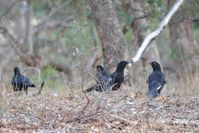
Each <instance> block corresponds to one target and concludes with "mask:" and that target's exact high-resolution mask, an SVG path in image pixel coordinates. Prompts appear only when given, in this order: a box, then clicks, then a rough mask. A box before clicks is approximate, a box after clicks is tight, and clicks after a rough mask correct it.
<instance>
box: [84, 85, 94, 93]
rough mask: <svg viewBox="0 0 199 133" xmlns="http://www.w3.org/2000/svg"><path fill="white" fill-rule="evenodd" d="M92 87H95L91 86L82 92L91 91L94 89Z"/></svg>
mask: <svg viewBox="0 0 199 133" xmlns="http://www.w3.org/2000/svg"><path fill="white" fill-rule="evenodd" d="M94 89H95V86H92V87H90V88H88V89H86V90H85V91H84V92H85V93H87V92H91V91H92V90H94Z"/></svg>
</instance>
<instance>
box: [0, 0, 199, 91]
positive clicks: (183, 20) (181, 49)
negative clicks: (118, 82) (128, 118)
mask: <svg viewBox="0 0 199 133" xmlns="http://www.w3.org/2000/svg"><path fill="white" fill-rule="evenodd" d="M173 2H174V0H114V1H111V0H103V1H97V0H90V1H89V0H86V1H80V0H34V1H33V0H9V1H8V0H1V1H0V33H1V34H0V42H1V44H0V51H1V52H0V58H1V60H0V62H1V68H2V70H3V73H6V76H5V78H6V79H7V80H6V81H8V84H9V80H10V75H12V73H13V72H12V71H13V67H14V66H19V67H22V68H24V69H25V68H26V67H27V66H28V67H37V68H39V69H40V70H41V76H42V78H43V79H45V80H46V81H47V84H49V87H50V88H56V85H57V84H62V85H63V87H65V86H66V84H67V86H70V84H73V83H74V84H76V85H77V84H79V83H80V82H82V79H84V80H88V81H90V80H91V79H92V77H91V74H93V73H94V71H95V66H96V65H97V64H104V65H105V67H106V68H107V69H111V68H114V66H115V64H117V63H118V62H119V61H120V60H122V59H129V58H131V57H133V56H134V55H135V52H136V51H137V49H138V48H139V46H140V44H141V43H142V41H143V39H144V38H145V37H146V35H147V34H148V33H150V32H151V31H153V30H154V29H155V28H156V27H157V26H158V24H159V22H160V21H161V20H162V18H163V17H164V16H165V14H166V13H167V11H168V9H169V8H170V7H171V6H172V4H173ZM198 22H199V2H198V1H197V0H190V1H185V2H184V4H183V6H182V7H181V8H180V10H179V11H178V12H177V13H176V14H175V15H174V17H173V18H172V21H171V22H170V23H169V25H168V26H167V27H166V29H165V30H164V31H163V32H162V33H161V34H160V35H159V36H158V37H157V38H156V39H155V40H153V41H152V44H151V45H150V46H149V47H148V49H147V50H146V52H145V53H144V55H143V56H142V59H141V60H142V61H141V62H138V63H137V64H135V65H133V66H132V69H133V72H132V76H134V75H135V73H137V74H142V73H143V72H144V73H145V72H147V73H148V72H149V71H150V70H149V69H147V67H148V65H146V64H147V63H148V62H149V61H151V60H158V61H159V62H161V64H162V66H163V68H164V71H165V72H166V73H168V74H169V73H172V74H174V75H175V76H177V75H178V73H176V72H179V71H181V70H180V69H181V67H180V66H186V67H184V68H187V67H188V68H190V71H191V72H194V71H196V69H197V64H198V58H197V56H198V43H197V42H198V41H199V40H198V36H199V32H198V28H199V23H198ZM187 62H188V63H187ZM183 64H185V65H183ZM184 68H183V69H182V71H185V69H184ZM60 77H62V78H60ZM63 80H64V81H66V82H64V83H63ZM55 82H56V83H55Z"/></svg>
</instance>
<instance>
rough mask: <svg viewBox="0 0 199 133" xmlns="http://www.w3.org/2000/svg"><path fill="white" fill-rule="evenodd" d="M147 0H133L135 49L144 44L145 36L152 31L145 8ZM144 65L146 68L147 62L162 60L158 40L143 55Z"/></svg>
mask: <svg viewBox="0 0 199 133" xmlns="http://www.w3.org/2000/svg"><path fill="white" fill-rule="evenodd" d="M145 3H146V2H145V0H131V8H132V14H133V18H134V20H133V22H132V28H133V32H134V36H133V38H134V40H133V47H134V49H137V48H138V47H140V45H141V44H142V42H143V40H144V38H145V37H146V36H147V34H149V33H150V31H149V28H148V27H149V24H148V23H149V22H148V20H147V17H146V14H145V10H146V8H147V7H146V6H145ZM141 59H142V66H143V67H144V68H145V65H146V63H147V62H149V61H152V60H156V61H158V62H160V56H159V51H158V48H157V45H156V42H155V41H153V42H152V45H150V46H149V47H148V48H147V49H146V52H145V53H144V55H143V56H142V58H141Z"/></svg>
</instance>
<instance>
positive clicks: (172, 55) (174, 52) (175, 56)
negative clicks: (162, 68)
mask: <svg viewBox="0 0 199 133" xmlns="http://www.w3.org/2000/svg"><path fill="white" fill-rule="evenodd" d="M169 55H170V58H172V59H178V58H180V57H179V54H178V51H177V50H176V49H174V48H173V49H171V52H170V54H169Z"/></svg>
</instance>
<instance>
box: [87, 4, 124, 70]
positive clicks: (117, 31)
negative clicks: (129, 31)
mask: <svg viewBox="0 0 199 133" xmlns="http://www.w3.org/2000/svg"><path fill="white" fill-rule="evenodd" d="M90 6H91V9H92V15H93V17H94V20H95V21H96V28H97V32H98V36H99V38H100V40H101V45H102V51H103V56H104V65H105V67H106V68H111V67H112V66H113V65H114V66H115V65H116V64H117V63H118V62H119V61H120V60H122V59H126V58H127V48H126V43H125V39H124V35H123V33H122V30H121V27H120V25H119V22H118V19H117V16H116V13H115V9H114V8H113V3H112V0H90Z"/></svg>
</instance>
